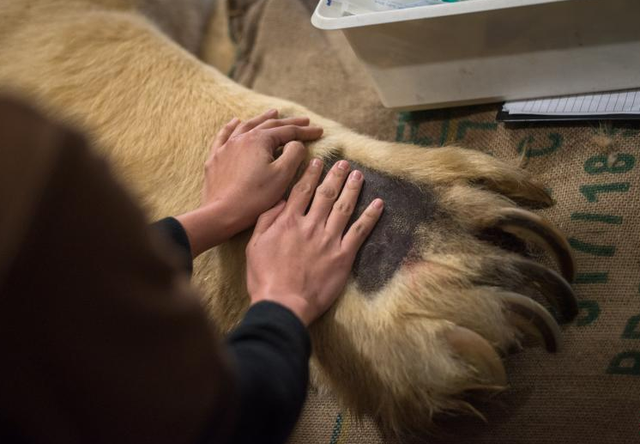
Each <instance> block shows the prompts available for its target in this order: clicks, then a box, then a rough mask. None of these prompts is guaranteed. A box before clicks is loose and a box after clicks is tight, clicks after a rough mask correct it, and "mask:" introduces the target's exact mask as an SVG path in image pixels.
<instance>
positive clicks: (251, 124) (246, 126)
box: [231, 109, 278, 137]
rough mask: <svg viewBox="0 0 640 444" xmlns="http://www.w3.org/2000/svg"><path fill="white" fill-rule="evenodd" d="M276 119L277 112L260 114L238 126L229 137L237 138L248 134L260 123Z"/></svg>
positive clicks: (273, 110)
mask: <svg viewBox="0 0 640 444" xmlns="http://www.w3.org/2000/svg"><path fill="white" fill-rule="evenodd" d="M276 117H278V110H277V109H270V110H269V111H267V112H266V113H264V114H260V115H259V116H257V117H254V118H253V119H249V120H247V121H246V122H243V123H241V124H240V125H238V127H237V128H236V129H235V130H234V131H233V134H231V137H235V136H239V135H240V134H244V133H246V132H249V131H251V130H252V129H254V128H255V127H256V126H258V125H260V124H261V123H264V122H266V121H267V120H269V119H275V118H276Z"/></svg>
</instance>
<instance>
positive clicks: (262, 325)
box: [152, 217, 311, 444]
mask: <svg viewBox="0 0 640 444" xmlns="http://www.w3.org/2000/svg"><path fill="white" fill-rule="evenodd" d="M152 226H153V228H155V229H157V230H160V231H162V232H164V233H165V234H166V235H167V236H168V237H169V238H170V239H172V240H173V242H174V243H175V245H177V246H179V247H180V249H181V252H180V253H181V254H180V256H181V257H182V258H183V263H184V267H185V270H187V271H188V272H189V273H191V271H192V269H193V266H192V261H191V247H190V245H189V238H188V236H187V233H186V232H185V231H184V228H183V227H182V225H181V224H180V222H178V221H177V220H176V219H175V218H173V217H167V218H164V219H161V220H159V221H158V222H155V223H154V224H153V225H152ZM227 344H228V348H229V350H230V351H231V354H232V356H233V357H234V358H235V362H236V368H235V370H236V375H237V377H238V378H237V382H238V386H239V390H238V391H239V394H240V412H241V414H240V417H239V424H238V425H237V426H236V428H235V435H234V438H233V439H232V442H233V443H256V444H257V443H282V442H284V441H285V440H286V438H287V436H288V434H289V433H290V432H291V430H292V429H293V426H294V425H295V422H296V420H297V418H298V413H299V412H300V409H301V408H302V404H303V402H304V398H305V395H306V388H307V383H308V379H309V371H308V369H309V356H310V353H311V343H310V341H309V334H308V333H307V329H306V328H305V327H304V325H303V324H302V323H301V322H300V320H299V319H298V318H297V317H296V316H295V315H294V314H293V313H291V312H290V311H289V310H288V309H286V308H284V307H282V306H281V305H278V304H275V303H273V302H260V303H258V304H256V305H254V306H253V307H251V308H250V309H249V311H248V312H247V314H246V315H245V317H244V319H243V320H242V322H241V323H240V325H239V326H238V327H237V328H236V329H235V330H234V331H233V332H232V333H231V335H230V336H229V338H228V339H227ZM276 424H277V426H275V427H274V425H276Z"/></svg>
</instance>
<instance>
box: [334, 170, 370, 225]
mask: <svg viewBox="0 0 640 444" xmlns="http://www.w3.org/2000/svg"><path fill="white" fill-rule="evenodd" d="M360 190H362V173H361V172H360V171H352V172H351V174H349V178H348V179H347V183H346V184H345V186H344V189H343V190H342V193H341V194H340V197H339V198H338V200H337V201H336V203H335V204H333V208H332V209H331V213H330V214H329V219H327V231H329V232H331V233H334V234H337V235H340V236H342V233H344V229H345V227H346V226H347V223H348V222H349V219H350V218H351V215H352V214H353V210H354V208H355V207H356V203H357V202H358V196H359V195H360Z"/></svg>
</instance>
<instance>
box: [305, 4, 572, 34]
mask: <svg viewBox="0 0 640 444" xmlns="http://www.w3.org/2000/svg"><path fill="white" fill-rule="evenodd" d="M326 1H327V0H320V2H319V3H318V6H316V10H315V12H314V13H313V16H312V17H311V23H312V24H313V26H315V27H316V28H319V29H325V30H334V29H347V28H358V27H361V26H371V25H382V24H385V23H394V22H404V21H408V20H420V19H427V18H434V17H445V16H449V15H459V14H472V13H475V12H484V11H492V10H495V9H507V8H518V7H521V6H531V5H541V4H544V3H557V2H566V1H578V0H467V1H460V2H456V3H444V4H442V5H427V6H419V7H415V8H406V9H397V10H391V11H375V12H369V13H366V14H356V15H348V16H342V15H340V13H339V8H332V7H331V6H327V4H326ZM334 1H338V2H339V1H340V0H334Z"/></svg>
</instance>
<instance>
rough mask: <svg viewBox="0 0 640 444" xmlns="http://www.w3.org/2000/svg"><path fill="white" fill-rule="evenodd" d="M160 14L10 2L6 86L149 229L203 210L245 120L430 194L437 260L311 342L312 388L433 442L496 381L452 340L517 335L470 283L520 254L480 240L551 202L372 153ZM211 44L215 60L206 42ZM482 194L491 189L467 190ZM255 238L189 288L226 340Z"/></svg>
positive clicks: (477, 177) (406, 158)
mask: <svg viewBox="0 0 640 444" xmlns="http://www.w3.org/2000/svg"><path fill="white" fill-rule="evenodd" d="M162 3H163V2H149V1H142V0H140V1H134V0H131V1H125V0H65V1H63V0H15V1H5V2H2V4H1V5H0V17H1V19H0V88H1V89H2V90H4V91H8V92H10V93H12V94H19V95H20V96H22V97H25V98H27V99H29V100H31V101H32V102H33V103H35V104H36V105H37V106H39V107H40V108H41V109H42V110H44V111H45V112H46V113H48V114H49V115H51V116H54V117H56V118H58V119H62V120H64V121H66V122H70V123H72V124H73V125H75V126H77V127H78V128H80V129H82V130H83V131H84V132H85V133H86V134H88V135H90V137H91V138H92V139H93V141H95V143H96V146H98V147H100V149H101V150H102V152H103V153H104V154H105V155H107V156H108V157H109V158H110V159H111V161H112V163H113V165H114V169H115V171H116V172H117V174H118V176H119V177H120V178H122V180H123V181H124V182H125V183H126V185H127V186H129V187H130V188H131V189H132V190H133V192H134V193H135V194H136V195H137V196H138V197H139V198H140V201H141V202H142V204H143V205H144V206H145V208H146V209H147V210H148V212H149V215H150V218H156V217H161V216H166V215H174V214H179V213H181V212H184V211H186V210H190V209H192V208H194V207H196V206H197V205H198V199H199V196H200V187H201V183H202V178H203V164H204V160H205V157H206V155H207V153H208V145H209V143H210V141H211V140H212V137H213V135H214V134H215V133H216V132H217V131H218V130H219V129H220V128H221V126H222V125H223V124H225V123H226V122H228V121H229V120H230V119H231V118H232V117H239V118H241V119H247V118H249V117H252V116H254V115H256V114H259V113H262V112H264V111H265V110H266V109H269V108H277V109H279V110H280V112H281V115H289V116H291V115H296V116H298V115H306V116H309V117H310V118H311V122H312V123H313V124H316V125H320V126H322V127H323V128H324V129H325V135H324V136H323V137H322V139H321V140H319V141H317V142H315V143H313V144H310V148H311V153H312V154H313V155H314V156H320V157H325V158H326V157H328V156H330V155H332V154H336V153H337V154H338V155H340V156H343V157H345V158H348V159H351V160H353V161H357V162H359V163H360V164H361V165H364V166H367V167H369V168H373V169H376V170H379V171H383V172H385V173H387V174H389V175H392V176H395V177H397V178H400V179H402V180H406V181H411V182H413V183H415V184H418V185H419V186H423V185H426V184H428V185H429V186H432V187H434V189H435V190H436V192H437V194H438V198H439V202H440V206H441V207H442V208H444V209H445V210H446V211H447V213H448V214H449V223H448V225H446V226H443V225H437V224H436V225H433V226H423V227H421V228H420V230H421V236H419V238H422V239H427V238H429V239H430V240H431V241H432V242H430V243H429V245H430V246H431V247H429V249H424V250H421V251H420V258H419V260H417V261H413V262H412V263H410V264H409V263H407V264H406V265H405V266H403V267H402V268H401V269H400V270H399V271H398V272H397V273H396V274H395V275H394V277H393V278H392V280H391V281H390V282H389V283H387V285H386V286H385V287H384V288H383V289H382V290H381V292H382V293H384V294H383V295H380V297H363V296H362V294H361V292H360V291H359V289H358V288H357V286H356V285H355V284H354V283H353V282H351V283H349V285H348V286H347V288H346V290H345V292H344V294H343V295H342V296H341V298H340V299H339V300H338V302H337V303H336V304H335V306H334V307H333V308H332V309H331V310H330V312H329V313H327V314H326V315H325V316H324V317H323V318H322V319H321V320H320V321H319V322H318V323H317V324H315V325H314V326H313V327H312V328H311V333H312V338H313V346H314V351H315V355H314V357H313V367H314V369H315V370H316V371H314V381H315V384H317V385H319V386H321V387H330V388H332V389H333V390H334V391H335V392H336V394H337V395H338V396H339V398H340V399H341V400H342V401H343V403H344V404H345V405H346V406H348V407H350V408H351V409H352V410H353V411H354V412H355V413H357V414H370V415H373V416H375V417H376V418H377V419H378V420H380V421H381V422H382V423H383V424H384V425H385V426H387V427H389V428H391V429H393V430H395V431H397V432H402V431H406V430H424V429H425V428H426V427H427V426H428V424H429V420H430V418H431V417H432V415H434V414H437V413H440V412H443V411H452V410H458V411H459V410H469V407H468V405H467V404H466V403H465V402H464V401H463V400H462V399H461V394H462V392H464V391H465V390H466V389H470V388H474V387H477V386H479V385H490V383H491V381H486V380H484V379H483V375H482V374H481V372H479V371H478V370H477V368H476V366H475V365H474V363H473V362H470V361H468V360H466V359H465V356H460V355H459V354H457V353H456V352H455V351H454V350H453V348H452V347H451V346H450V344H449V343H448V341H447V336H446V333H447V332H448V331H451V329H452V328H453V327H454V326H456V325H459V326H464V327H466V328H468V329H470V330H472V331H475V332H477V333H479V334H480V335H481V336H483V337H484V338H486V339H487V341H489V343H491V344H492V345H493V346H495V347H496V348H497V349H500V350H505V349H506V348H507V347H508V346H510V345H512V344H513V343H514V342H516V341H517V338H518V336H519V334H518V332H517V331H516V330H515V329H514V328H513V327H512V326H511V325H510V324H509V323H508V322H507V320H506V318H505V314H504V309H503V304H502V303H501V300H500V298H499V297H498V296H497V295H496V294H497V293H499V291H497V290H495V289H491V288H487V287H478V286H476V285H475V284H474V283H473V282H474V278H476V277H477V276H479V275H481V274H482V273H483V267H484V264H485V261H486V260H487V258H489V259H490V258H497V259H500V260H503V261H504V262H508V259H509V258H510V257H512V256H513V254H512V253H507V252H505V251H503V250H500V249H498V248H497V247H494V246H493V245H490V244H487V243H483V242H480V241H478V240H477V239H476V238H475V237H474V233H476V232H477V231H478V230H480V229H481V228H483V227H487V226H490V225H491V224H492V223H493V222H494V219H495V218H494V216H493V215H494V214H495V210H496V209H498V208H503V207H512V206H514V205H515V204H514V203H513V202H512V201H511V199H524V200H528V201H532V202H538V203H540V202H543V203H549V198H548V196H547V194H546V193H545V192H544V191H543V188H542V187H541V186H540V185H539V184H537V183H536V182H534V181H533V180H532V178H531V177H530V176H529V175H528V174H527V173H526V172H524V171H522V170H519V169H517V168H515V167H512V166H510V165H507V164H505V163H503V162H500V161H498V160H495V159H493V158H491V157H489V156H486V155H483V154H481V153H478V152H473V151H467V150H463V149H460V148H438V149H431V150H425V149H422V148H418V147H415V146H410V145H404V144H397V143H387V142H381V141H377V140H373V139H371V138H368V137H364V136H362V135H359V134H356V133H353V132H351V131H349V130H348V129H347V128H344V127H342V126H341V125H339V124H337V123H335V122H332V121H329V120H327V119H324V118H322V117H321V116H318V115H315V114H314V113H312V112H311V111H309V110H307V109H305V108H304V107H302V106H300V105H297V104H294V103H291V102H287V101H284V100H281V99H277V98H273V97H267V96H264V95H261V94H258V93H255V92H252V91H250V90H247V89H245V88H243V87H241V86H239V85H237V84H235V83H234V82H232V81H231V80H229V79H228V78H227V77H225V76H224V75H223V74H221V73H220V72H219V71H218V70H216V69H215V68H213V67H211V66H209V65H207V64H205V63H203V62H201V61H200V60H199V59H198V58H196V56H194V55H193V54H192V53H190V52H188V51H186V50H185V49H184V48H182V47H181V46H179V45H178V44H177V43H176V42H175V41H173V40H172V39H171V38H169V37H168V36H167V35H166V34H164V33H163V30H169V32H172V33H173V34H172V37H173V38H175V39H177V40H178V41H182V42H183V43H184V44H185V45H186V46H187V47H188V48H189V49H190V50H192V51H199V50H200V49H202V48H201V45H202V42H196V43H194V39H193V36H190V35H184V36H182V34H181V29H182V28H180V26H178V27H176V26H174V25H171V24H170V23H169V22H168V21H166V20H163V19H162V18H163V17H164V18H167V20H169V21H170V19H169V18H168V17H171V16H170V15H168V12H169V10H166V9H162ZM165 3H167V4H166V5H165V7H168V6H169V4H170V3H172V2H165ZM190 5H191V7H196V3H194V2H190ZM183 7H184V8H187V9H188V8H189V7H190V6H189V5H185V6H183ZM158 8H160V9H158ZM171 8H175V5H174V6H170V9H171ZM140 11H143V12H145V13H146V14H147V15H146V16H145V15H144V14H143V13H141V12H140ZM184 12H185V14H186V15H185V17H187V16H189V12H190V11H189V10H185V11H184ZM192 16H193V15H192ZM153 18H155V19H156V20H159V21H160V23H161V26H158V25H157V24H156V23H154V22H153V21H152V19H153ZM189 20H191V19H189V18H188V17H187V20H186V21H185V22H180V23H186V22H189ZM200 26H201V27H202V29H204V28H205V24H203V23H200ZM216 29H219V28H216V27H214V31H212V32H217V31H215V30H216ZM204 46H205V47H206V48H204V49H202V50H203V51H205V52H207V51H209V52H210V51H211V49H210V48H211V41H209V42H208V43H205V44H204ZM207 48H208V49H207ZM226 48H227V49H226V51H230V49H229V48H230V47H229V45H227V46H226ZM209 57H210V54H209ZM223 60H228V57H226V58H225V57H223ZM224 63H226V62H221V64H222V65H224ZM476 182H482V183H483V185H484V187H476V186H472V185H471V183H476ZM490 190H493V191H498V192H500V193H502V194H503V195H504V196H506V197H503V196H501V195H498V194H495V193H494V192H493V191H490ZM247 237H248V234H244V235H241V236H238V237H237V238H235V239H233V240H231V241H230V242H228V243H226V244H224V245H222V246H220V247H218V248H216V249H214V250H213V251H211V252H209V253H208V254H205V255H203V257H202V258H201V259H199V260H198V261H197V264H196V267H195V270H196V271H195V276H194V282H195V284H196V285H198V286H199V287H200V289H201V290H202V294H203V295H204V297H205V298H206V302H207V305H208V307H209V310H210V312H211V315H212V317H213V318H214V319H215V320H216V322H217V324H218V325H219V326H220V328H221V329H223V330H228V329H230V328H232V327H233V326H234V324H235V323H236V322H237V321H238V319H239V318H240V316H241V315H242V313H243V311H244V310H245V309H246V307H247V304H248V297H247V293H246V289H245V282H244V277H243V276H244V269H245V262H244V245H245V243H246V240H247ZM434 245H435V247H434ZM507 266H508V264H507Z"/></svg>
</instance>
